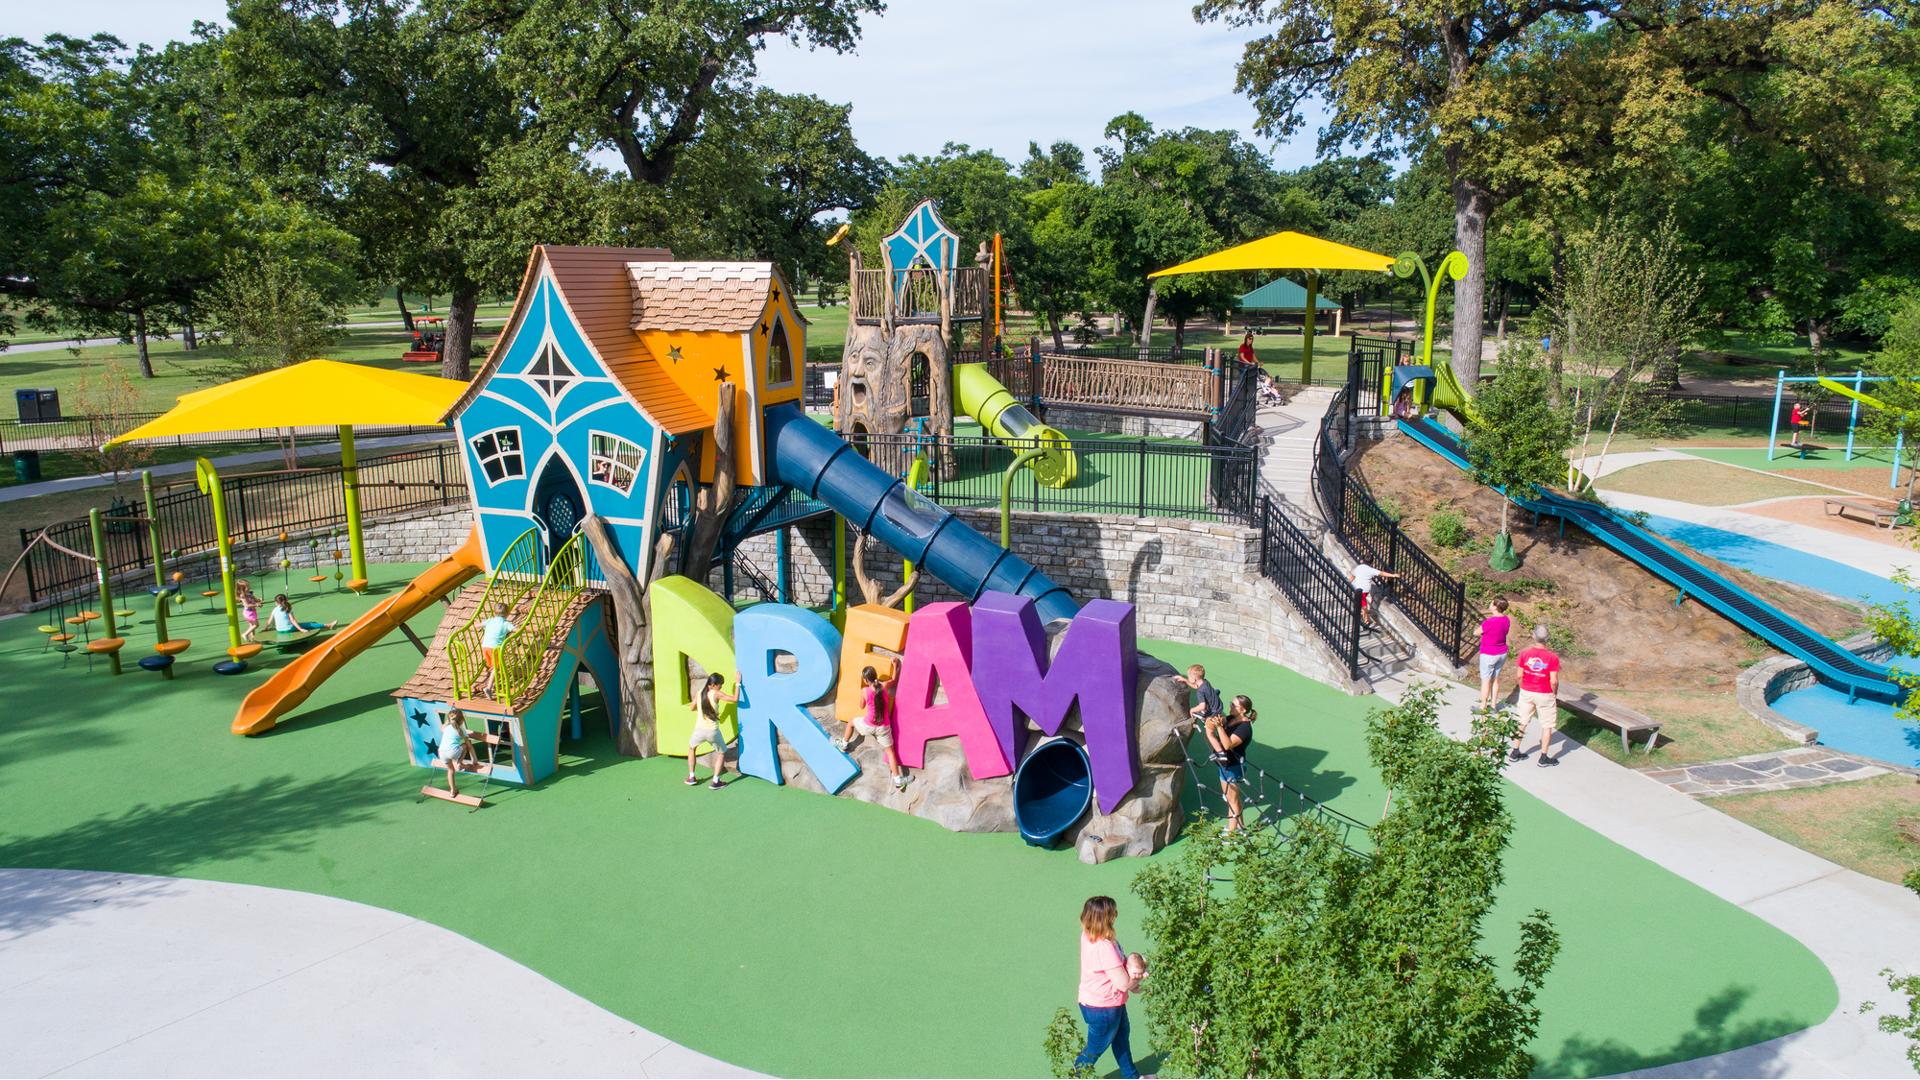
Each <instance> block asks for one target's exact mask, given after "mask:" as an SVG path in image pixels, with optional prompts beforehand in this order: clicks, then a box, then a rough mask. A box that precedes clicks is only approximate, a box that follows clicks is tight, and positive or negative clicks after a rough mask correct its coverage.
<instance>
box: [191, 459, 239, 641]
mask: <svg viewBox="0 0 1920 1080" xmlns="http://www.w3.org/2000/svg"><path fill="white" fill-rule="evenodd" d="M193 478H194V480H195V481H196V482H197V483H198V484H199V485H200V494H202V495H206V496H209V497H210V498H212V499H213V532H214V535H215V536H216V537H218V538H219V542H220V591H221V592H222V593H223V594H225V596H226V600H227V647H228V648H230V649H238V648H239V647H240V610H239V607H238V605H236V604H235V603H234V599H233V537H231V536H229V535H228V534H227V499H226V496H225V495H224V494H223V493H222V492H221V490H220V474H219V473H218V472H216V471H215V470H214V467H213V462H211V461H208V460H207V459H206V458H194V459H193Z"/></svg>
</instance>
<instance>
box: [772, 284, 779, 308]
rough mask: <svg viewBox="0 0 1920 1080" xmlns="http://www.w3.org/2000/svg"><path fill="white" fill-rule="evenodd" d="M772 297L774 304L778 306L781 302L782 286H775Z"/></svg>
mask: <svg viewBox="0 0 1920 1080" xmlns="http://www.w3.org/2000/svg"><path fill="white" fill-rule="evenodd" d="M772 296H773V302H774V303H776V304H777V303H779V302H780V286H778V285H775V286H774V287H773V290H772Z"/></svg>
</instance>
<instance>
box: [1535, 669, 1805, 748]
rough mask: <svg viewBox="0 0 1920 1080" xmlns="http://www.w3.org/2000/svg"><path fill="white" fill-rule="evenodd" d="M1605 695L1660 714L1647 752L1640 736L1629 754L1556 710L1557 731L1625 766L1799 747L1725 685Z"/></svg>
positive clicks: (1611, 738)
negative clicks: (1654, 741) (1757, 716)
mask: <svg viewBox="0 0 1920 1080" xmlns="http://www.w3.org/2000/svg"><path fill="white" fill-rule="evenodd" d="M1755 640H1756V641H1757V640H1758V639H1755ZM1772 651H1773V650H1772V649H1769V648H1765V647H1761V648H1756V649H1755V650H1754V659H1756V660H1758V659H1760V658H1761V657H1764V656H1767V655H1770V654H1771V653H1772ZM1605 696H1607V697H1609V698H1612V699H1614V700H1616V701H1618V702H1620V703H1621V704H1623V705H1626V706H1628V707H1629V708H1632V709H1636V710H1638V711H1640V712H1643V713H1645V714H1647V715H1648V716H1653V717H1658V718H1659V720H1660V722H1661V728H1660V744H1659V745H1658V746H1656V747H1654V750H1653V753H1652V754H1648V753H1647V752H1646V749H1645V745H1644V744H1645V741H1646V736H1644V735H1636V736H1634V740H1633V753H1632V754H1631V755H1628V754H1624V753H1622V752H1621V750H1620V733H1619V732H1618V731H1615V730H1614V729H1613V728H1610V727H1601V726H1600V725H1598V724H1594V723H1592V722H1590V721H1587V720H1583V719H1581V718H1579V717H1576V716H1573V715H1572V714H1571V713H1567V712H1564V711H1563V712H1562V713H1561V726H1560V730H1561V732H1562V733H1563V734H1565V735H1566V736H1567V737H1568V738H1571V739H1573V740H1575V741H1576V742H1579V743H1580V744H1582V745H1583V746H1585V747H1586V748H1587V749H1589V750H1593V751H1596V752H1598V753H1599V754H1600V755H1601V756H1603V757H1605V758H1607V759H1609V760H1611V761H1614V762H1617V763H1619V764H1622V765H1626V766H1628V767H1629V768H1634V769H1670V768H1673V767H1675V766H1678V765H1690V764H1693V763H1694V762H1698V761H1722V760H1725V759H1726V758H1731V757H1739V756H1741V755H1743V754H1758V753H1762V752H1764V751H1768V750H1786V749H1789V748H1791V747H1794V746H1797V745H1799V744H1798V743H1795V742H1793V741H1791V740H1789V739H1787V738H1786V737H1785V736H1783V735H1781V734H1780V733H1779V732H1778V731H1775V730H1774V729H1772V728H1770V727H1768V726H1767V725H1765V724H1763V723H1761V722H1760V721H1759V720H1757V719H1755V718H1754V717H1753V716H1752V715H1750V714H1749V713H1748V712H1747V711H1746V710H1745V709H1742V708H1741V707H1740V703H1739V702H1738V701H1736V700H1735V699H1734V696H1733V693H1732V691H1731V690H1729V689H1728V688H1726V687H1724V686H1722V687H1716V688H1713V689H1691V688H1681V687H1658V688H1654V689H1648V690H1613V689H1609V690H1607V691H1606V695H1605Z"/></svg>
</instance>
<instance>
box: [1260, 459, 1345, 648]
mask: <svg viewBox="0 0 1920 1080" xmlns="http://www.w3.org/2000/svg"><path fill="white" fill-rule="evenodd" d="M1274 503H1275V498H1274V496H1273V495H1271V494H1269V493H1267V492H1265V491H1263V492H1262V493H1261V495H1260V504H1259V510H1258V514H1257V516H1256V519H1255V526H1256V527H1257V528H1258V529H1259V530H1260V573H1261V574H1262V575H1263V576H1265V577H1266V579H1267V580H1268V581H1271V582H1273V583H1274V585H1275V586H1276V587H1278V588H1279V590H1280V592H1281V593H1282V594H1283V595H1284V596H1286V598H1287V599H1288V600H1289V601H1291V602H1292V604H1293V606H1294V608H1295V610H1297V611H1299V612H1300V617H1301V618H1303V619H1305V620H1306V621H1307V625H1308V626H1310V627H1312V628H1313V631H1314V633H1316V634H1318V635H1320V639H1321V640H1322V641H1324V642H1326V643H1327V646H1328V647H1329V648H1331V649H1332V650H1333V651H1334V653H1335V655H1337V656H1339V657H1340V658H1341V659H1342V660H1343V661H1345V662H1346V665H1347V674H1348V675H1350V676H1352V677H1353V678H1356V679H1357V678H1359V677H1360V591H1359V590H1358V589H1355V588H1354V587H1353V584H1352V583H1351V582H1349V581H1348V580H1347V576H1346V575H1345V574H1343V573H1341V572H1340V568H1339V567H1338V566H1335V565H1334V563H1333V560H1332V559H1329V558H1327V556H1326V553H1325V552H1323V551H1321V550H1320V545H1319V544H1317V543H1315V542H1314V540H1313V538H1312V537H1309V536H1308V535H1307V534H1306V533H1305V532H1303V531H1302V530H1301V529H1300V527H1299V526H1298V525H1295V524H1294V523H1293V522H1292V521H1290V520H1288V518H1287V515H1286V513H1285V512H1283V511H1282V510H1280V509H1279V508H1278V507H1277V506H1275V505H1274Z"/></svg>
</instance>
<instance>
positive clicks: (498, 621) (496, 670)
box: [480, 603, 520, 694]
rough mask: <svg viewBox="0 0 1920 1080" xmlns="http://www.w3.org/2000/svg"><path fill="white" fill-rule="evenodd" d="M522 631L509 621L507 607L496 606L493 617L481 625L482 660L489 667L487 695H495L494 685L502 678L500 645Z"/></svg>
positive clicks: (502, 605) (503, 605) (504, 605)
mask: <svg viewBox="0 0 1920 1080" xmlns="http://www.w3.org/2000/svg"><path fill="white" fill-rule="evenodd" d="M518 629H520V628H519V627H517V626H515V625H513V624H512V623H510V622H508V621H507V605H506V604H504V603H502V604H496V605H495V606H494V609H493V617H492V618H489V619H488V620H487V621H486V622H484V623H482V624H480V658H481V659H482V660H484V661H485V662H486V665H487V693H489V694H491V693H493V684H494V683H495V682H496V681H497V680H498V679H499V678H500V643H501V642H503V641H505V640H507V635H508V634H511V633H513V632H514V631H515V630H518Z"/></svg>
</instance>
